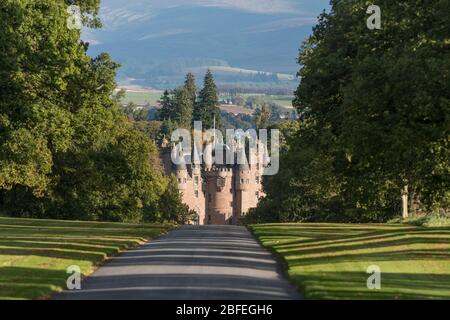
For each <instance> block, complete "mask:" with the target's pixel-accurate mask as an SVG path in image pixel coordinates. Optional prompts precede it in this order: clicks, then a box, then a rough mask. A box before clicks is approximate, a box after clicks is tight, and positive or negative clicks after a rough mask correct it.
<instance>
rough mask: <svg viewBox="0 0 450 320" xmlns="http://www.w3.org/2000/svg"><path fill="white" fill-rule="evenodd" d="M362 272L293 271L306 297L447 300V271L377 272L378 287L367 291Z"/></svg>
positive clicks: (449, 294) (449, 284) (449, 288)
mask: <svg viewBox="0 0 450 320" xmlns="http://www.w3.org/2000/svg"><path fill="white" fill-rule="evenodd" d="M368 277H369V275H368V274H366V273H364V272H361V273H359V272H316V273H315V272H312V273H305V274H301V275H300V274H293V275H291V278H292V280H293V281H294V283H296V284H297V285H298V286H299V287H300V288H301V291H302V293H303V294H304V295H305V297H306V298H307V299H389V300H391V299H450V274H412V273H385V272H382V274H381V289H380V290H369V289H368V288H367V279H368Z"/></svg>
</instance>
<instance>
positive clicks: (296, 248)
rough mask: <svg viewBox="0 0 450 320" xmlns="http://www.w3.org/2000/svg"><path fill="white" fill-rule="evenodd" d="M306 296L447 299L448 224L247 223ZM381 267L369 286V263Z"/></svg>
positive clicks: (449, 293) (449, 283) (449, 295)
mask: <svg viewBox="0 0 450 320" xmlns="http://www.w3.org/2000/svg"><path fill="white" fill-rule="evenodd" d="M251 228H252V230H253V231H254V233H255V234H256V235H257V236H258V238H259V239H260V241H261V242H262V243H263V245H264V246H267V247H270V248H272V249H273V250H274V251H276V252H277V253H278V254H279V255H280V256H281V257H282V259H283V260H284V261H285V262H286V263H287V266H288V269H289V270H288V273H289V276H290V278H291V280H292V282H293V283H294V284H296V285H297V286H298V287H299V289H300V292H302V294H303V295H304V297H305V298H307V299H450V227H440V228H431V227H428V228H426V227H414V226H404V225H389V224H386V225H345V224H274V225H257V226H252V227H251ZM370 265H378V266H379V267H380V268H381V272H382V275H381V290H374V291H372V290H368V289H367V284H366V283H367V278H368V277H369V275H368V274H366V270H367V267H368V266H370Z"/></svg>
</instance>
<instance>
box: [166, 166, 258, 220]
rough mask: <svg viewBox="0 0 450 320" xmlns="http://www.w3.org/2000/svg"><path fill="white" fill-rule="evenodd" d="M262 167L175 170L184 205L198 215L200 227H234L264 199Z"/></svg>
mask: <svg viewBox="0 0 450 320" xmlns="http://www.w3.org/2000/svg"><path fill="white" fill-rule="evenodd" d="M263 171H264V168H263V166H262V165H260V164H259V163H258V164H254V165H233V166H229V165H218V166H191V165H183V166H178V167H176V168H175V169H174V170H173V171H172V173H173V174H175V175H176V178H177V180H178V186H179V190H180V193H181V194H182V198H183V202H184V203H185V204H187V205H188V206H189V208H190V209H191V210H194V211H195V212H197V215H198V218H197V219H195V221H192V223H193V224H199V225H225V224H232V225H235V224H237V223H238V222H239V220H240V218H241V217H243V216H244V215H245V214H246V213H248V211H249V209H251V208H255V207H256V206H257V205H258V202H259V200H260V199H261V198H262V197H264V196H265V195H264V192H263V188H262V176H263Z"/></svg>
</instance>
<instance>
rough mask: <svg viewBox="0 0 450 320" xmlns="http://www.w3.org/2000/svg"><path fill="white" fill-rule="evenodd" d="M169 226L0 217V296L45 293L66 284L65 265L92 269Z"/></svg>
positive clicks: (85, 270) (86, 271)
mask: <svg viewBox="0 0 450 320" xmlns="http://www.w3.org/2000/svg"><path fill="white" fill-rule="evenodd" d="M170 228H171V226H169V225H133V224H123V223H97V222H72V221H56V220H33V219H15V218H5V217H0V300H3V299H38V298H46V297H48V296H49V295H50V294H51V293H53V292H56V291H60V290H61V289H63V288H65V285H66V279H67V277H68V274H67V273H66V270H67V267H69V266H72V265H77V266H79V267H80V268H81V271H82V273H83V275H84V276H86V275H89V274H90V273H92V272H93V271H94V270H95V267H96V266H97V265H98V264H99V263H101V262H103V261H104V260H105V259H107V258H108V257H111V256H113V255H115V254H117V253H119V252H120V251H122V250H125V249H128V248H131V247H134V246H137V245H139V244H141V243H143V242H144V241H146V240H148V239H151V238H154V237H156V236H158V235H160V234H162V233H164V232H166V231H168V230H169V229H170Z"/></svg>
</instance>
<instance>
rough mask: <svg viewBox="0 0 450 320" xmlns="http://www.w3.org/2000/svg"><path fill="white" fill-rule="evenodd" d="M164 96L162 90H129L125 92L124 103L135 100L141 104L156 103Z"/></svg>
mask: <svg viewBox="0 0 450 320" xmlns="http://www.w3.org/2000/svg"><path fill="white" fill-rule="evenodd" d="M161 96H162V92H161V93H159V92H129V91H128V92H127V93H126V94H125V98H124V99H123V102H124V103H129V102H134V103H136V104H139V105H143V104H147V103H149V104H150V105H155V104H156V103H157V102H158V101H159V100H160V99H161Z"/></svg>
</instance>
